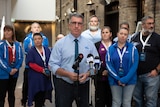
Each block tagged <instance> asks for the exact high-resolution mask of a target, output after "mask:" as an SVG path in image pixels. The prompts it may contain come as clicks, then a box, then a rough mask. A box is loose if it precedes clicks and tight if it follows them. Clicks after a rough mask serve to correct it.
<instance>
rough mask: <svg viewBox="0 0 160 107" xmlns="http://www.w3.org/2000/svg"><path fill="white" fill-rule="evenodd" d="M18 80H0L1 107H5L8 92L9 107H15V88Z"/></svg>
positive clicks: (11, 78) (10, 78)
mask: <svg viewBox="0 0 160 107" xmlns="http://www.w3.org/2000/svg"><path fill="white" fill-rule="evenodd" d="M16 83H17V78H13V77H12V76H10V77H9V79H0V107H4V103H5V97H6V93H7V92H8V103H9V107H15V94H14V92H15V87H16Z"/></svg>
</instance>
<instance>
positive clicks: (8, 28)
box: [3, 25, 16, 41]
mask: <svg viewBox="0 0 160 107" xmlns="http://www.w3.org/2000/svg"><path fill="white" fill-rule="evenodd" d="M5 30H11V31H12V40H13V41H16V35H15V30H14V28H13V26H11V25H5V26H4V28H3V31H5ZM3 40H6V38H5V35H4V36H3Z"/></svg>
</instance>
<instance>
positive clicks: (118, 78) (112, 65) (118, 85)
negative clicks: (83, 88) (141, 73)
mask: <svg viewBox="0 0 160 107" xmlns="http://www.w3.org/2000/svg"><path fill="white" fill-rule="evenodd" d="M128 33H129V31H128V29H125V28H120V30H119V31H118V33H117V37H118V41H117V42H116V43H114V44H113V45H112V46H110V47H109V49H108V52H107V55H106V65H107V69H108V71H109V76H108V80H109V84H110V87H111V92H112V107H121V105H122V106H123V107H131V99H132V94H133V90H134V87H135V84H136V82H137V72H136V71H137V67H138V62H139V55H138V50H137V49H136V47H135V46H134V45H133V44H132V43H129V42H128V41H127V38H128Z"/></svg>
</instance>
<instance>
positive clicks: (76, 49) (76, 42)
mask: <svg viewBox="0 0 160 107" xmlns="http://www.w3.org/2000/svg"><path fill="white" fill-rule="evenodd" d="M74 42H75V59H76V58H77V57H78V40H77V39H75V40H74ZM74 72H76V73H78V69H75V70H74Z"/></svg>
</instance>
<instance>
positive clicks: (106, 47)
mask: <svg viewBox="0 0 160 107" xmlns="http://www.w3.org/2000/svg"><path fill="white" fill-rule="evenodd" d="M102 44H103V46H104V47H105V49H106V50H108V48H109V47H110V46H111V44H112V43H111V42H109V44H108V46H106V44H105V43H104V41H102Z"/></svg>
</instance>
